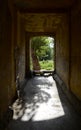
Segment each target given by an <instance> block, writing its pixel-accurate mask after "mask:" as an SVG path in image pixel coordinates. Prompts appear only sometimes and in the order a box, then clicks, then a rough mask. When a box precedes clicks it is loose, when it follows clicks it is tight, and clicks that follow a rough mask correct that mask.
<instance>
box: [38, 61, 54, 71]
mask: <svg viewBox="0 0 81 130" xmlns="http://www.w3.org/2000/svg"><path fill="white" fill-rule="evenodd" d="M39 64H40V67H41V69H42V70H54V63H53V61H52V60H47V61H40V62H39Z"/></svg>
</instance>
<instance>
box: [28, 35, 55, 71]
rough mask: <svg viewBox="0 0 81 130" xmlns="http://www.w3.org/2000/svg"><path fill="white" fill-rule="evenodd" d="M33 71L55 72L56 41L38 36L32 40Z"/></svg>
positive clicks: (31, 57)
mask: <svg viewBox="0 0 81 130" xmlns="http://www.w3.org/2000/svg"><path fill="white" fill-rule="evenodd" d="M30 59H31V60H30V61H31V62H30V68H31V70H54V39H53V38H52V37H46V36H37V37H33V38H32V39H31V55H30Z"/></svg>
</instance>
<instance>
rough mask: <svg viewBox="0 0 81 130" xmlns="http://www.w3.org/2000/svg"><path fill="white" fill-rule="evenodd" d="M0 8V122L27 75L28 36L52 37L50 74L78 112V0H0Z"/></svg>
mask: <svg viewBox="0 0 81 130" xmlns="http://www.w3.org/2000/svg"><path fill="white" fill-rule="evenodd" d="M0 9H1V11H0V18H1V20H0V91H1V94H0V121H1V122H3V121H4V120H6V119H5V117H6V116H5V114H7V111H8V108H9V106H11V104H12V102H13V100H14V99H15V98H16V97H17V88H18V87H19V85H20V84H23V81H25V80H27V79H29V78H30V39H31V37H34V36H43V35H44V36H50V37H54V41H55V57H54V60H55V71H54V72H55V73H53V76H54V78H55V79H56V80H57V81H58V82H60V84H62V89H63V90H64V92H65V94H66V95H67V97H68V99H69V101H70V102H71V103H72V105H74V108H75V109H76V110H77V111H78V112H79V113H80V114H81V36H80V34H81V26H80V25H81V1H80V0H61V1H59V0H50V1H48V0H46V1H43V0H39V1H37V0H32V1H29V0H25V1H23V0H13V1H12V0H1V1H0ZM20 86H21V85H20ZM75 104H76V105H75ZM0 124H2V123H0ZM3 124H4V123H3ZM3 126H4V125H3Z"/></svg>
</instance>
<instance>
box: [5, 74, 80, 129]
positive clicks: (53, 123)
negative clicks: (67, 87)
mask: <svg viewBox="0 0 81 130" xmlns="http://www.w3.org/2000/svg"><path fill="white" fill-rule="evenodd" d="M75 105H76V104H75ZM12 107H13V110H14V114H13V119H12V121H11V122H10V124H9V127H8V130H81V118H80V116H79V115H77V113H76V111H75V110H74V108H73V107H72V105H71V104H70V103H69V102H68V99H67V97H66V96H65V95H64V93H63V92H62V90H61V87H60V86H58V85H57V84H56V82H55V81H54V80H53V78H52V77H51V76H50V77H40V76H39V77H34V78H32V79H30V80H29V81H28V82H27V84H26V85H25V87H24V90H23V93H22V99H20V100H19V99H17V100H16V101H15V102H14V104H13V106H12Z"/></svg>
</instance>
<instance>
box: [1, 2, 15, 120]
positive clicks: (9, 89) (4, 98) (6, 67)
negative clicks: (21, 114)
mask: <svg viewBox="0 0 81 130" xmlns="http://www.w3.org/2000/svg"><path fill="white" fill-rule="evenodd" d="M0 10H1V11H0V119H1V118H2V117H3V115H4V113H5V112H6V111H7V109H8V106H9V105H11V102H12V99H13V96H14V95H15V92H16V91H15V90H16V89H15V75H14V61H13V60H14V48H13V44H14V40H13V39H14V28H15V27H14V23H13V22H14V21H13V18H12V14H11V12H10V9H9V6H8V2H7V0H1V1H0ZM12 40H13V42H12Z"/></svg>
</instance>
